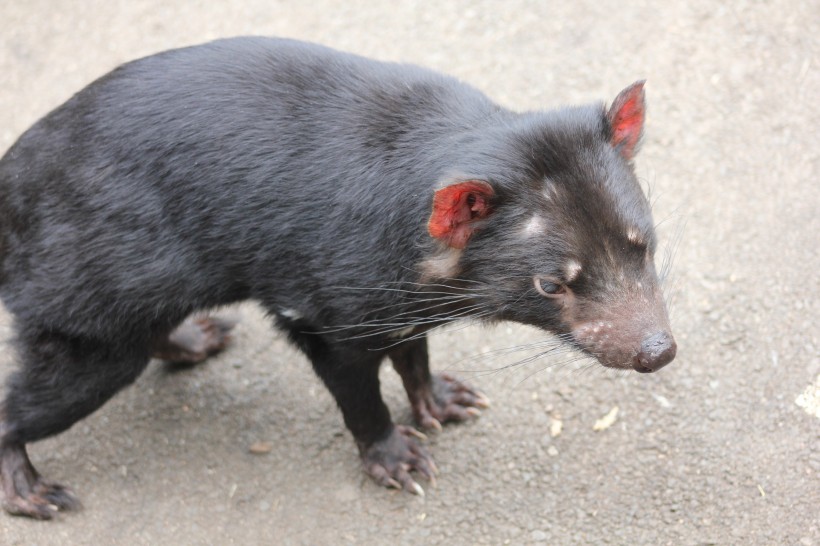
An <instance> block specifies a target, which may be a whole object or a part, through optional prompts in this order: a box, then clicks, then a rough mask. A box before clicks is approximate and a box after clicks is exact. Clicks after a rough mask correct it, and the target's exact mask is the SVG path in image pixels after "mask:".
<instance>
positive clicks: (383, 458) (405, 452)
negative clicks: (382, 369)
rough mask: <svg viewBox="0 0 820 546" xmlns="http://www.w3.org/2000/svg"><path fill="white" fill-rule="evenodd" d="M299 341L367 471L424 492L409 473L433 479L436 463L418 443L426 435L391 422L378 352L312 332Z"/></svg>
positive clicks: (380, 480)
mask: <svg viewBox="0 0 820 546" xmlns="http://www.w3.org/2000/svg"><path fill="white" fill-rule="evenodd" d="M310 335H311V334H307V336H310ZM292 337H297V336H292ZM298 343H299V345H300V347H301V348H302V349H303V350H305V352H306V353H307V355H308V357H309V358H310V359H311V362H312V363H313V367H314V369H315V370H316V373H317V374H318V375H319V377H320V378H321V379H322V381H324V383H325V385H326V386H327V388H328V389H329V390H330V392H331V394H332V395H333V397H334V398H335V399H336V403H337V404H338V406H339V408H340V409H341V410H342V416H343V417H344V422H345V425H347V428H348V429H349V430H350V432H351V433H352V434H353V438H354V439H355V441H356V445H357V446H358V448H359V454H360V455H361V458H362V463H363V465H364V468H365V471H366V472H367V473H368V474H369V475H370V476H372V477H373V478H374V479H375V480H376V481H377V482H378V483H380V484H381V485H384V486H386V487H395V488H397V489H401V488H404V489H406V490H408V491H410V492H411V493H415V494H417V495H423V494H424V490H423V489H422V488H421V486H420V485H419V484H418V483H416V482H415V481H414V480H413V478H412V477H411V475H410V472H412V471H416V472H419V473H420V474H422V475H423V476H424V477H425V478H427V479H428V480H430V481H431V482H432V481H433V480H434V475H435V473H436V472H437V470H436V466H435V463H433V460H432V459H431V458H430V455H428V454H427V451H426V450H425V449H424V448H423V447H422V446H421V445H420V444H419V442H418V440H419V439H421V438H424V435H423V434H421V433H420V432H418V431H416V430H415V429H414V428H412V427H407V426H403V425H395V424H393V422H392V421H391V419H390V411H389V410H388V409H387V406H386V405H385V404H384V401H383V400H382V396H381V390H380V386H379V364H380V363H381V360H382V357H381V356H380V355H374V354H372V353H370V352H352V351H343V350H338V349H335V348H333V347H330V346H328V345H326V344H325V342H324V341H323V340H322V339H321V338H319V337H318V336H315V335H314V336H313V339H304V338H302V339H299V340H298Z"/></svg>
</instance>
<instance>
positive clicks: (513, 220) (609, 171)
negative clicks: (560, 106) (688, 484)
mask: <svg viewBox="0 0 820 546" xmlns="http://www.w3.org/2000/svg"><path fill="white" fill-rule="evenodd" d="M644 119H645V104H644V89H643V82H637V83H635V84H633V85H632V86H630V87H628V88H627V89H625V90H624V91H622V92H621V93H620V94H619V95H618V97H617V98H616V99H615V101H614V102H613V103H612V105H611V107H610V108H608V109H606V108H603V107H600V106H587V107H581V108H572V109H565V110H559V111H555V112H548V113H545V114H539V115H522V116H519V117H516V118H512V121H509V122H507V123H505V124H500V125H503V127H502V128H497V127H496V128H494V129H493V130H495V131H498V133H497V134H496V135H495V138H492V139H488V142H489V143H490V144H488V146H487V147H484V148H481V152H480V154H478V155H476V156H475V157H473V158H471V159H470V163H471V165H470V167H468V168H469V169H470V171H471V173H473V174H470V175H468V176H465V177H459V178H455V179H452V180H449V181H448V183H446V184H445V185H444V186H443V187H442V188H440V189H439V190H438V191H437V192H436V195H435V198H434V202H433V210H432V214H431V216H430V219H429V223H428V232H429V234H430V235H431V236H432V237H434V238H435V239H437V240H438V241H439V242H440V247H441V248H440V253H439V254H438V255H437V256H436V257H435V258H433V259H431V260H429V261H428V263H427V264H426V265H427V268H428V271H429V272H430V274H431V275H432V276H440V277H451V278H452V277H460V278H464V279H469V280H472V281H477V282H479V283H481V285H482V286H484V287H485V289H484V290H483V291H482V294H483V300H484V301H485V307H486V308H488V309H489V308H491V309H493V316H494V318H499V319H505V320H514V321H517V322H522V323H526V324H532V325H535V326H539V327H541V328H544V329H546V330H548V331H550V332H553V333H556V334H559V335H561V336H562V337H563V338H564V339H568V340H569V341H570V342H571V343H573V344H574V345H575V346H577V347H578V348H580V349H581V350H583V351H585V352H586V353H588V354H590V355H592V356H594V357H595V358H597V359H598V360H599V361H600V362H601V363H602V364H603V365H604V366H607V367H612V368H621V369H635V370H637V371H639V372H652V371H655V370H658V369H659V368H661V367H663V366H664V365H666V364H668V363H669V362H671V361H672V359H673V358H674V357H675V352H676V350H677V347H676V344H675V341H674V339H673V337H672V334H671V331H670V327H669V320H668V317H667V311H666V306H665V304H664V300H663V297H662V294H661V289H660V287H659V281H658V276H657V273H656V270H655V263H654V256H655V249H656V237H655V230H654V223H653V220H652V214H651V211H650V207H649V202H648V200H647V198H646V196H645V194H644V192H643V190H642V189H641V186H640V184H639V183H638V180H637V179H636V177H635V173H634V170H633V167H632V160H633V158H634V156H635V153H636V152H637V150H638V144H639V142H640V139H641V135H642V132H643V125H644ZM499 135H501V136H502V138H498V137H499ZM499 142H501V143H502V144H501V147H500V148H499ZM493 147H495V148H494V149H493Z"/></svg>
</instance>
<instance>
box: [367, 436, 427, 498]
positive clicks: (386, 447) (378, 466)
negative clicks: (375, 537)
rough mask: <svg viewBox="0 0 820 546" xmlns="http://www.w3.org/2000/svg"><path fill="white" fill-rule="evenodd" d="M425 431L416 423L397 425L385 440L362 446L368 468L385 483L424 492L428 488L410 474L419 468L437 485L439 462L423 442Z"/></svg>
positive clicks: (411, 490)
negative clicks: (432, 456) (414, 425)
mask: <svg viewBox="0 0 820 546" xmlns="http://www.w3.org/2000/svg"><path fill="white" fill-rule="evenodd" d="M424 438H425V436H424V434H422V433H420V432H419V431H417V430H416V429H414V428H413V427H408V426H404V425H394V426H393V430H392V431H391V432H390V434H389V435H388V436H386V437H385V438H384V439H382V440H378V441H376V442H374V443H373V444H372V445H370V446H369V447H366V448H362V449H361V455H362V463H363V464H364V468H365V471H366V472H367V473H368V474H369V475H370V476H372V477H373V479H375V480H376V482H378V483H379V484H381V485H383V486H385V487H393V488H396V489H405V490H407V491H409V492H411V493H415V494H416V495H421V496H424V489H422V488H421V486H420V485H419V484H418V483H416V482H415V481H414V480H413V478H412V477H411V476H410V472H413V471H415V472H418V473H419V474H421V475H422V476H424V477H425V478H426V479H427V480H428V481H429V482H430V483H431V484H432V485H433V486H435V483H436V479H435V475H436V474H438V469H437V468H436V463H434V462H433V459H432V458H431V457H430V455H429V454H428V453H427V450H425V449H424V448H423V447H421V445H420V444H419V440H421V439H424Z"/></svg>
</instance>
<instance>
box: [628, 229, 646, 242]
mask: <svg viewBox="0 0 820 546" xmlns="http://www.w3.org/2000/svg"><path fill="white" fill-rule="evenodd" d="M626 238H627V239H628V240H629V242H630V243H632V244H636V245H640V244H643V237H641V232H640V231H638V228H635V227H631V228H629V229H628V230H626Z"/></svg>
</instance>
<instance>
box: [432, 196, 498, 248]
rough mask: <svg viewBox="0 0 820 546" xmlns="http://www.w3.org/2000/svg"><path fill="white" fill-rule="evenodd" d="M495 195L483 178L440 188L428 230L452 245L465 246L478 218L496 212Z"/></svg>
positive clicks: (456, 246) (435, 236) (434, 197)
mask: <svg viewBox="0 0 820 546" xmlns="http://www.w3.org/2000/svg"><path fill="white" fill-rule="evenodd" d="M494 195H495V191H494V190H493V187H492V186H490V185H489V184H488V183H487V182H484V181H483V180H468V181H465V182H457V183H455V184H451V185H449V186H446V187H444V188H442V189H440V190H438V191H436V194H435V195H434V196H433V213H432V214H431V215H430V220H429V222H427V231H428V232H429V233H430V235H431V236H433V237H434V238H436V239H439V240H440V241H443V242H444V243H446V244H447V245H448V246H450V247H452V248H464V247H465V246H467V241H469V240H470V236H471V235H472V234H473V231H475V228H476V226H475V222H476V221H478V220H481V219H483V218H486V217H487V216H489V215H490V213H492V206H491V204H490V201H491V200H492V198H493V196H494Z"/></svg>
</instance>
